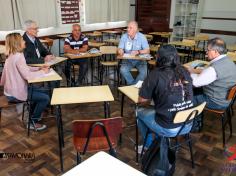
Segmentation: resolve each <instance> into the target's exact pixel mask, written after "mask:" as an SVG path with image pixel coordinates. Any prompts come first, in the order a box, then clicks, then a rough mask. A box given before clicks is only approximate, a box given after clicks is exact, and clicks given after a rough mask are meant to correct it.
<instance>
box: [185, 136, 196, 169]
mask: <svg viewBox="0 0 236 176" xmlns="http://www.w3.org/2000/svg"><path fill="white" fill-rule="evenodd" d="M186 137H187V140H189V142H188V146H189V151H190V155H191V160H192V168H194V166H195V164H194V159H193V145H192V140H191V137H190V135H189V134H187V135H186Z"/></svg>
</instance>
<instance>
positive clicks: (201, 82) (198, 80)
mask: <svg viewBox="0 0 236 176" xmlns="http://www.w3.org/2000/svg"><path fill="white" fill-rule="evenodd" d="M225 56H226V55H225V54H224V55H220V56H218V57H216V58H215V59H213V60H212V61H210V64H212V63H214V62H216V61H218V60H220V59H222V58H223V57H225ZM191 77H192V79H193V85H194V86H195V87H202V86H206V85H209V84H211V83H212V82H214V81H215V80H216V79H217V74H216V71H215V69H214V68H213V67H211V66H209V67H207V68H206V69H204V70H202V72H201V73H200V74H191Z"/></svg>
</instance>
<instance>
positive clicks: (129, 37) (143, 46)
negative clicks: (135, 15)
mask: <svg viewBox="0 0 236 176" xmlns="http://www.w3.org/2000/svg"><path fill="white" fill-rule="evenodd" d="M124 53H128V54H131V55H139V54H149V53H150V49H149V45H148V42H147V39H146V37H145V36H144V35H143V34H142V33H140V32H138V24H137V22H136V21H130V22H129V24H128V27H127V33H125V34H123V35H122V37H121V40H120V43H119V46H118V54H119V55H120V56H123V55H124ZM133 67H136V68H137V69H138V72H139V74H138V76H137V77H136V79H134V78H133V76H132V75H131V73H130V70H131V69H132V68H133ZM120 73H121V75H122V76H123V77H124V78H125V80H126V82H127V84H128V85H131V84H135V83H137V82H138V81H139V80H142V81H143V80H144V79H145V78H146V75H147V63H146V61H139V60H132V59H125V60H123V61H122V63H121V68H120Z"/></svg>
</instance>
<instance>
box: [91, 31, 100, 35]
mask: <svg viewBox="0 0 236 176" xmlns="http://www.w3.org/2000/svg"><path fill="white" fill-rule="evenodd" d="M93 33H94V34H97V35H102V32H100V31H94V32H93Z"/></svg>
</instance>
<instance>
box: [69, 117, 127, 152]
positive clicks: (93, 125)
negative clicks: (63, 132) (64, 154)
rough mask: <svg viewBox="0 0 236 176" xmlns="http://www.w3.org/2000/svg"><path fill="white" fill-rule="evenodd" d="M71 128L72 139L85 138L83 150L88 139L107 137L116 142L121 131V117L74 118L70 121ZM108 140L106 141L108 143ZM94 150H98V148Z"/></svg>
mask: <svg viewBox="0 0 236 176" xmlns="http://www.w3.org/2000/svg"><path fill="white" fill-rule="evenodd" d="M72 129H73V138H74V141H75V139H86V140H87V142H86V144H85V147H84V148H85V149H83V150H84V152H85V151H86V150H87V149H86V145H88V143H89V141H92V140H93V138H99V137H100V138H108V140H109V141H115V142H117V139H118V137H119V135H120V134H121V132H122V118H121V117H114V118H108V119H95V120H74V121H73V122H72ZM109 141H107V142H108V144H109ZM101 142H102V141H101ZM109 145H110V144H109ZM97 146H99V145H97ZM96 150H98V148H97V149H96ZM100 150H101V149H100Z"/></svg>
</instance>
